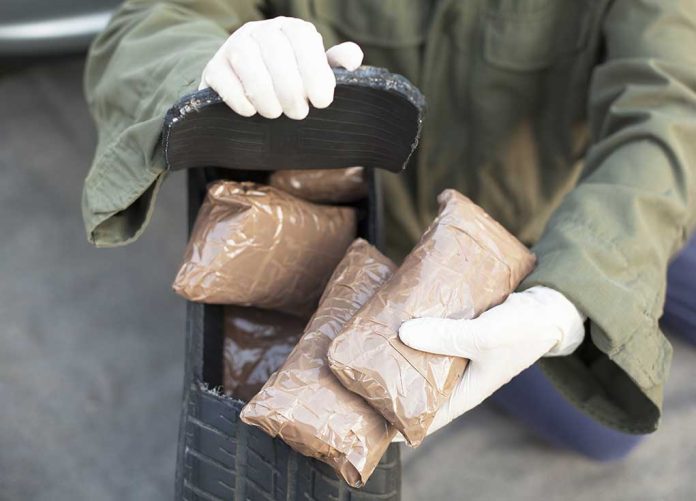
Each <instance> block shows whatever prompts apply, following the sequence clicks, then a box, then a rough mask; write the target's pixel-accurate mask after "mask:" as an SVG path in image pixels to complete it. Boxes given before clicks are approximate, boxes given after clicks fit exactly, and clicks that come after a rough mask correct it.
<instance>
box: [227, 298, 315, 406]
mask: <svg viewBox="0 0 696 501" xmlns="http://www.w3.org/2000/svg"><path fill="white" fill-rule="evenodd" d="M306 323H307V322H306V319H302V318H299V317H296V316H294V315H288V314H286V313H280V312H277V311H270V310H260V309H257V308H245V307H239V306H226V307H225V311H224V332H225V343H224V351H223V355H224V358H223V380H222V386H223V389H224V391H225V394H227V395H230V396H232V397H235V398H238V399H240V400H244V401H245V402H248V401H249V400H250V399H251V398H252V397H253V396H254V395H256V394H257V393H258V392H259V390H260V389H261V387H262V386H263V385H264V384H265V383H266V381H268V378H270V377H271V374H273V373H274V372H275V371H277V370H278V369H279V368H280V366H281V365H283V362H285V359H286V358H288V355H289V354H290V352H291V351H292V349H293V348H294V347H295V345H296V344H297V341H298V340H299V339H300V336H301V335H302V332H303V331H304V327H305V324H306Z"/></svg>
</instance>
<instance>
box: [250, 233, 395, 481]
mask: <svg viewBox="0 0 696 501" xmlns="http://www.w3.org/2000/svg"><path fill="white" fill-rule="evenodd" d="M394 268H395V267H394V265H393V264H392V263H391V261H390V260H389V259H388V258H386V257H385V256H383V255H382V254H381V253H380V252H379V251H377V249H375V248H374V247H372V246H371V245H370V244H368V243H367V242H365V241H364V240H360V239H358V240H356V241H355V243H353V245H351V247H350V248H349V249H348V252H347V253H346V256H345V257H344V258H343V260H342V261H341V263H340V264H339V265H338V267H337V268H336V271H334V274H333V275H332V276H331V280H330V281H329V284H328V286H327V287H326V290H325V291H324V294H323V295H322V297H321V301H320V302H319V309H318V310H317V311H316V313H315V314H314V316H313V317H312V318H311V320H310V321H309V324H308V325H307V328H306V329H305V333H304V335H303V336H302V338H301V339H300V341H299V342H298V344H297V346H296V347H295V349H294V350H293V351H292V353H291V354H290V356H289V357H288V359H287V360H286V361H285V363H284V364H283V367H282V368H281V369H280V370H279V371H278V372H276V373H275V374H274V375H273V376H272V377H271V378H270V379H269V380H268V382H267V383H266V385H265V386H264V387H263V389H262V390H261V391H260V392H259V393H258V395H256V396H255V397H254V398H253V399H252V400H251V401H250V402H249V403H248V404H247V405H246V407H244V409H243V410H242V414H241V418H242V421H244V422H245V423H247V424H251V425H255V426H258V427H260V428H262V429H263V430H264V431H266V433H268V434H269V435H271V436H274V437H275V436H279V437H280V438H282V439H283V440H284V441H285V442H286V443H287V444H288V445H290V446H291V447H292V448H293V449H295V450H296V451H298V452H300V453H301V454H304V455H306V456H310V457H314V458H317V459H320V460H322V461H324V462H326V463H327V464H329V465H331V466H332V467H333V468H334V469H335V470H336V472H337V473H338V474H339V475H341V476H342V477H343V478H344V479H345V481H346V482H347V483H348V484H349V485H352V486H354V487H359V486H361V485H363V484H364V483H365V482H366V481H367V479H368V477H369V476H370V475H371V474H372V472H373V470H374V469H375V466H377V463H378V462H379V460H380V459H381V457H382V455H383V454H384V452H385V451H386V450H387V447H389V443H390V442H391V440H392V438H393V437H394V435H395V434H396V430H395V429H394V428H393V427H392V426H390V425H389V423H387V422H386V421H385V420H384V418H383V417H382V416H380V415H379V414H378V413H377V412H375V411H374V409H372V408H371V407H370V406H369V405H368V404H367V403H366V402H365V401H364V400H363V399H362V398H360V397H359V396H358V395H355V394H354V393H351V392H350V391H348V390H346V389H345V388H344V387H343V386H342V385H341V383H339V382H338V380H337V379H336V378H335V377H334V375H333V374H332V373H331V371H330V369H329V366H328V362H327V360H326V350H327V349H328V348H329V344H330V343H331V341H332V340H333V339H334V337H335V336H336V335H337V334H338V332H339V331H340V330H341V328H342V327H343V325H344V324H345V323H346V322H347V321H348V320H349V319H350V318H351V317H352V316H353V315H354V314H355V312H356V311H358V309H359V308H360V307H361V306H362V305H363V304H364V303H365V302H366V301H367V300H368V299H369V298H370V297H371V296H372V295H373V294H374V293H375V291H376V290H377V289H378V288H379V287H380V285H381V284H382V283H384V282H385V281H386V279H387V278H388V277H389V276H390V275H391V274H392V272H393V270H394Z"/></svg>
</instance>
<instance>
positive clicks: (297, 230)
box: [173, 169, 366, 401]
mask: <svg viewBox="0 0 696 501" xmlns="http://www.w3.org/2000/svg"><path fill="white" fill-rule="evenodd" d="M345 171H348V173H341V172H330V173H329V172H327V171H283V172H279V173H277V174H274V175H273V176H272V177H271V183H270V184H271V186H263V185H258V184H254V183H237V182H232V181H217V182H214V183H212V184H211V185H209V186H208V193H207V196H206V198H205V200H204V202H203V204H202V205H201V208H200V210H199V212H198V217H197V219H196V223H195V225H194V227H193V230H192V233H191V238H190V240H189V244H188V246H187V248H186V251H185V255H184V259H183V264H182V265H181V267H180V269H179V272H178V274H177V276H176V278H175V280H174V284H173V288H174V290H175V291H176V292H177V293H178V294H180V295H182V296H183V297H185V298H186V299H188V300H190V301H199V302H205V303H211V304H223V305H227V306H225V309H224V331H225V332H224V334H225V340H224V350H223V353H224V360H223V373H224V377H223V388H224V391H225V393H226V394H228V395H230V396H234V397H236V398H239V399H241V400H244V401H248V400H249V399H250V398H251V397H253V396H254V395H255V394H256V393H257V392H258V390H260V389H261V386H263V384H264V383H265V382H266V381H267V380H268V378H269V377H270V375H271V374H273V372H275V371H276V370H277V369H278V368H279V367H280V365H281V364H282V363H283V362H284V361H285V359H286V358H287V356H288V354H289V353H290V351H291V350H292V348H293V347H294V346H295V344H296V343H297V340H298V339H299V337H300V335H301V334H302V332H303V329H304V326H305V324H306V323H307V319H308V317H309V315H311V313H312V312H313V311H314V310H315V308H316V305H317V301H318V299H319V296H320V295H321V293H322V291H323V290H324V286H325V285H326V282H327V280H328V279H329V276H330V275H331V273H332V272H333V270H334V268H335V267H336V265H337V264H338V262H339V261H340V259H341V258H342V257H343V255H344V254H345V251H346V249H347V247H348V246H349V245H350V243H351V242H352V241H353V239H354V238H355V234H356V214H355V209H353V208H350V207H332V206H328V205H318V204H315V203H310V202H308V201H307V200H309V199H312V200H316V201H322V202H323V201H326V202H329V201H331V200H330V199H328V198H327V197H326V192H324V191H321V190H320V189H319V186H321V185H323V184H322V179H321V178H322V173H326V174H324V177H325V178H327V179H329V180H330V181H331V183H329V184H333V190H334V193H335V194H336V196H338V197H339V198H340V201H350V200H352V198H351V197H353V196H362V193H363V191H361V190H360V189H359V188H358V187H357V186H358V185H362V186H366V183H365V182H364V181H363V180H362V171H361V170H360V171H359V172H356V170H355V169H345ZM340 179H343V180H344V181H345V180H348V181H349V182H347V183H344V185H345V186H346V188H345V189H341V187H340V186H338V185H337V184H338V182H339V181H337V180H340ZM276 186H277V187H276ZM286 186H291V187H292V190H285V189H284V188H285V187H286ZM287 191H292V192H293V194H289V193H287ZM305 194H306V195H307V196H303V195H305ZM295 195H297V196H295ZM319 195H323V196H319ZM299 196H302V198H304V200H303V199H301V198H298V197H299ZM233 305H234V306H233Z"/></svg>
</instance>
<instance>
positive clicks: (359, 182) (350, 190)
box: [269, 167, 367, 203]
mask: <svg viewBox="0 0 696 501" xmlns="http://www.w3.org/2000/svg"><path fill="white" fill-rule="evenodd" d="M269 184H270V185H271V186H274V187H276V188H279V189H281V190H283V191H286V192H288V193H290V194H292V195H295V196H296V197H299V198H303V199H304V200H309V201H310V202H317V203H348V202H355V201H356V200H360V199H361V198H365V197H366V196H367V181H366V180H365V177H364V169H363V168H362V167H347V168H344V169H301V170H293V169H290V170H279V171H276V172H274V173H273V174H271V179H270V181H269Z"/></svg>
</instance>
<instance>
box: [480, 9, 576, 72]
mask: <svg viewBox="0 0 696 501" xmlns="http://www.w3.org/2000/svg"><path fill="white" fill-rule="evenodd" d="M494 4H496V5H494V6H493V7H491V8H490V9H488V10H487V11H486V12H485V14H484V16H485V19H484V33H483V53H484V58H485V60H486V61H487V62H488V63H490V64H492V65H494V66H497V67H499V68H503V69H507V70H513V71H536V70H541V69H544V68H546V67H548V66H551V65H552V64H553V63H554V62H556V61H557V60H559V59H562V58H564V57H567V56H571V55H572V54H574V53H576V52H578V51H580V50H581V49H582V48H583V47H584V46H585V44H586V43H587V34H588V16H587V15H586V14H587V13H586V9H585V7H586V6H585V2H582V1H580V0H518V1H517V2H516V3H515V4H514V7H513V6H511V5H508V4H506V3H505V2H497V3H494ZM525 7H526V8H525Z"/></svg>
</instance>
